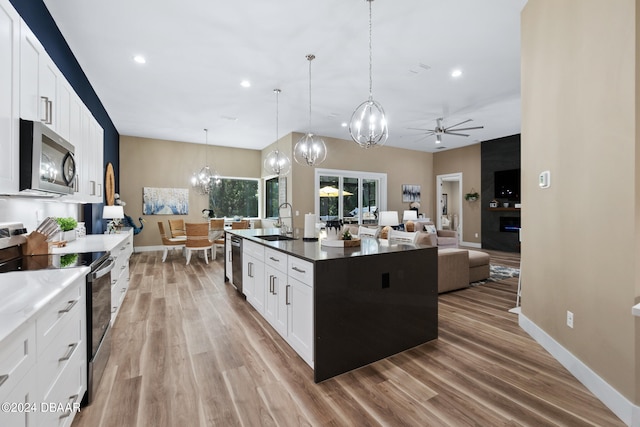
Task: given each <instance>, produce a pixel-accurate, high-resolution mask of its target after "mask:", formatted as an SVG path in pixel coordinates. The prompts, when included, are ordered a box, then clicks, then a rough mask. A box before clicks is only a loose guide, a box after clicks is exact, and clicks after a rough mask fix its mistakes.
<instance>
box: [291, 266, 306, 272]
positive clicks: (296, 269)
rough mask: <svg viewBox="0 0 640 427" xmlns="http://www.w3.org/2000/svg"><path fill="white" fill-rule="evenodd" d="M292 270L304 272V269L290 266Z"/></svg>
mask: <svg viewBox="0 0 640 427" xmlns="http://www.w3.org/2000/svg"><path fill="white" fill-rule="evenodd" d="M291 269H292V270H293V271H297V272H298V273H306V271H305V270H300V269H299V268H298V267H291Z"/></svg>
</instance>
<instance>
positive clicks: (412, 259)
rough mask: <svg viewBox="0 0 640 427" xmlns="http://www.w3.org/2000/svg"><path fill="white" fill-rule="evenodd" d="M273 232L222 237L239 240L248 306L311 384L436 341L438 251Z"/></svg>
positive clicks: (367, 240) (375, 241) (237, 232)
mask: <svg viewBox="0 0 640 427" xmlns="http://www.w3.org/2000/svg"><path fill="white" fill-rule="evenodd" d="M278 231H279V230H277V229H254V230H230V231H227V233H231V234H233V235H236V236H239V237H241V238H242V239H243V251H242V254H243V260H242V270H243V285H242V287H240V289H242V292H243V294H244V295H245V296H246V297H247V301H248V302H249V303H251V305H253V306H254V308H256V310H258V311H259V312H260V313H261V314H262V315H263V316H264V317H265V318H266V319H267V320H268V321H269V322H270V323H271V324H272V325H273V326H274V328H275V329H276V331H278V332H279V333H280V334H281V335H282V336H283V338H285V340H287V342H288V343H289V344H290V345H291V346H292V347H293V348H294V350H296V352H298V354H300V356H301V357H302V358H303V359H304V360H305V361H306V362H307V363H308V364H309V365H310V366H311V367H312V368H313V370H314V380H315V382H320V381H323V380H326V379H328V378H331V377H333V376H336V375H339V374H342V373H344V372H348V371H350V370H352V369H355V368H358V367H361V366H365V365H367V364H369V363H372V362H374V361H376V360H380V359H383V358H385V357H388V356H391V355H393V354H396V353H399V352H401V351H404V350H407V349H409V348H412V347H415V346H417V345H420V344H423V343H425V342H428V341H431V340H433V339H435V338H437V336H438V286H437V285H438V270H437V268H438V259H437V256H438V255H437V248H436V247H432V246H423V245H410V244H404V243H397V244H396V243H389V242H387V241H386V240H380V239H374V238H363V239H362V240H361V245H360V246H358V247H353V248H333V247H325V246H323V245H322V244H321V242H320V241H316V242H307V241H304V240H303V239H295V240H273V241H270V240H264V239H263V238H264V237H265V236H274V235H277V234H278ZM261 237H262V238H261ZM225 254H226V256H227V257H228V256H229V255H230V249H229V248H227V250H225ZM225 265H227V263H225ZM225 275H226V277H228V278H230V277H231V275H230V274H229V272H225Z"/></svg>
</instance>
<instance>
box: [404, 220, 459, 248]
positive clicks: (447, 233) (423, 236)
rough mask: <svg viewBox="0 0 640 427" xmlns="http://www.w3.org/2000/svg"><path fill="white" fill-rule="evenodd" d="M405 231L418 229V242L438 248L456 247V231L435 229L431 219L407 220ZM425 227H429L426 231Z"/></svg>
mask: <svg viewBox="0 0 640 427" xmlns="http://www.w3.org/2000/svg"><path fill="white" fill-rule="evenodd" d="M405 229H406V230H407V231H418V232H419V233H420V236H419V237H418V243H422V244H425V245H430V246H437V247H439V248H457V247H458V232H457V231H455V230H436V226H435V224H434V223H433V222H431V221H420V220H417V221H408V222H407V224H406V225H405ZM427 229H430V230H429V231H427Z"/></svg>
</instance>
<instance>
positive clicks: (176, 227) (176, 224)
mask: <svg viewBox="0 0 640 427" xmlns="http://www.w3.org/2000/svg"><path fill="white" fill-rule="evenodd" d="M169 230H170V231H171V237H173V238H175V237H180V236H186V232H185V229H184V220H183V219H170V220H169Z"/></svg>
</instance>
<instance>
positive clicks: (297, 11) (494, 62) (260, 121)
mask: <svg viewBox="0 0 640 427" xmlns="http://www.w3.org/2000/svg"><path fill="white" fill-rule="evenodd" d="M44 2H45V4H46V6H47V8H48V9H49V11H50V12H51V15H52V16H53V18H54V20H55V21H56V23H57V24H58V27H59V28H60V31H61V32H62V34H63V36H64V37H65V39H66V40H67V42H68V44H69V46H70V47H71V50H72V51H73V52H74V54H75V56H76V58H77V59H78V62H79V63H80V65H81V66H82V68H83V70H84V71H85V73H86V75H87V77H88V78H89V81H90V82H91V84H92V85H93V87H94V89H95V91H96V93H97V94H98V96H99V97H100V99H101V100H102V102H103V104H104V106H105V108H106V110H107V111H108V113H109V115H110V116H111V118H112V120H113V122H114V124H115V126H116V128H117V129H118V132H119V133H120V134H122V135H132V136H141V137H147V138H158V139H168V140H176V141H186V142H196V143H204V142H205V141H204V139H205V138H204V132H203V129H204V128H208V129H209V143H210V144H215V145H223V146H235V147H243V148H251V149H262V148H264V147H265V146H267V145H269V144H270V143H272V142H274V141H275V140H276V96H275V95H274V93H273V89H275V88H279V89H281V90H282V92H281V93H280V95H279V108H278V113H279V114H278V116H279V118H278V135H279V136H283V135H284V134H286V133H289V132H292V131H295V132H306V131H308V130H312V131H313V132H314V133H316V134H320V135H324V136H329V137H335V138H341V139H349V134H348V130H347V128H345V127H343V126H342V124H343V123H345V122H348V121H349V119H350V117H351V113H352V112H353V110H354V109H355V107H356V106H357V105H359V104H360V103H361V102H363V101H365V100H366V99H367V98H368V95H369V50H368V46H369V3H368V2H367V1H365V0H317V1H310V0H275V1H258V0H234V1H221V0H183V1H180V2H170V1H157V0H136V1H130V0H110V1H94V0H92V1H87V0H65V1H56V0H44ZM525 3H526V0H483V1H478V0H376V1H373V2H372V3H371V6H372V15H373V27H372V31H373V37H372V48H373V56H372V57H373V68H372V70H373V97H374V99H375V100H377V101H378V102H380V103H381V104H382V106H383V107H384V109H385V111H386V114H387V119H388V122H389V140H388V141H387V145H388V146H394V147H401V148H407V149H412V150H421V151H428V152H434V151H436V150H437V148H438V146H440V147H446V149H451V148H457V147H461V146H464V145H468V144H473V143H477V142H480V141H484V140H489V139H494V138H499V137H503V136H507V135H513V134H516V133H519V132H520V11H521V10H522V7H523V6H524V4H525ZM307 54H314V55H315V56H316V59H315V60H314V61H313V62H312V68H311V90H312V99H311V101H312V104H311V109H312V114H311V129H309V62H308V61H307V59H306V57H305V56H306V55H307ZM136 55H142V56H144V57H145V59H146V63H145V64H138V63H136V62H135V61H134V60H133V58H134V56H136ZM456 69H458V70H460V71H461V72H462V75H461V76H459V77H452V75H451V74H452V72H453V71H454V70H456ZM243 80H247V81H249V82H250V84H251V86H250V87H243V86H241V82H242V81H243ZM439 117H443V118H444V125H445V127H446V126H449V125H452V124H455V123H458V122H462V121H464V120H467V119H472V120H473V121H472V122H469V123H467V124H466V125H465V126H464V127H467V126H484V128H483V129H478V130H471V131H469V132H468V133H469V134H470V136H469V137H460V136H450V135H444V136H443V142H442V144H436V143H435V137H434V136H430V137H425V136H424V135H422V134H421V131H417V130H412V129H409V128H424V129H428V128H434V127H435V126H436V119H437V118H439Z"/></svg>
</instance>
